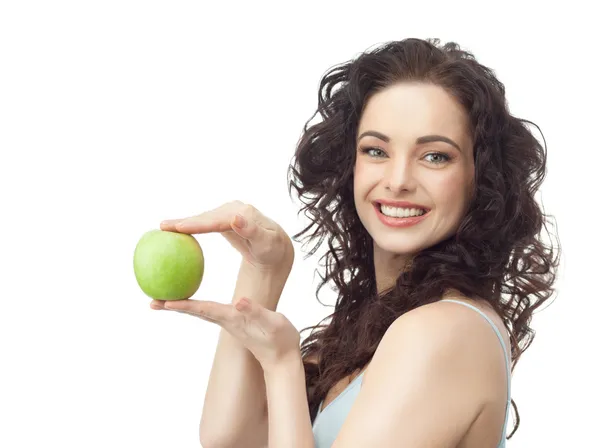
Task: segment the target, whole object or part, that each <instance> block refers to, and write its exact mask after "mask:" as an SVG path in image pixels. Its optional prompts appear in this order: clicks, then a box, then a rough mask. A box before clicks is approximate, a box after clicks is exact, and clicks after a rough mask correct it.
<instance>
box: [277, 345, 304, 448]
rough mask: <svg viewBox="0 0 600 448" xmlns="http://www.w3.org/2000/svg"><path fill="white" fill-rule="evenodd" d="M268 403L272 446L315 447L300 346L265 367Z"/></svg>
mask: <svg viewBox="0 0 600 448" xmlns="http://www.w3.org/2000/svg"><path fill="white" fill-rule="evenodd" d="M265 383H266V389H267V402H268V407H269V417H268V419H269V420H268V421H269V447H272V448H314V447H315V440H314V436H313V432H312V426H311V421H310V413H309V409H308V398H307V395H306V379H305V376H304V366H303V363H302V355H301V353H300V350H298V352H297V353H295V354H293V355H292V356H291V357H290V358H289V359H288V360H286V361H284V362H282V363H281V364H279V365H276V366H274V367H272V368H266V369H265Z"/></svg>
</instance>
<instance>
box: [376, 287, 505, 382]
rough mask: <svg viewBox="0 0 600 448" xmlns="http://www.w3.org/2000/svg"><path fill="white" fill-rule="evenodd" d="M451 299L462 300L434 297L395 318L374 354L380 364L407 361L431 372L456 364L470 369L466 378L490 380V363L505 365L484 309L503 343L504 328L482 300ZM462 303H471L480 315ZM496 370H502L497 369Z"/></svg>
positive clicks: (463, 368) (497, 340) (482, 380)
mask: <svg viewBox="0 0 600 448" xmlns="http://www.w3.org/2000/svg"><path fill="white" fill-rule="evenodd" d="M453 300H457V301H459V302H462V304H459V303H455V302H442V301H438V302H434V303H431V304H428V305H423V306H420V307H418V308H416V309H414V310H412V311H409V312H408V313H406V314H404V315H402V316H400V317H399V318H397V319H396V320H395V321H394V322H393V323H392V325H391V326H390V327H389V328H388V330H387V331H386V333H385V334H384V337H383V338H382V340H381V343H380V345H379V347H378V348H377V351H376V353H375V356H377V357H378V358H380V360H381V362H380V366H385V365H388V366H389V365H394V364H395V363H396V362H406V361H408V360H410V361H411V362H416V363H417V365H421V366H422V367H423V368H426V369H427V370H428V375H430V376H431V375H434V376H435V375H436V374H440V372H448V371H449V369H452V368H460V370H464V371H467V372H469V373H468V375H467V376H468V377H470V378H469V381H470V382H472V381H473V380H479V381H480V382H482V383H485V382H486V381H488V382H489V381H491V382H492V383H493V382H494V381H495V380H496V378H493V377H490V375H489V370H490V369H489V368H490V365H493V366H498V367H502V366H504V365H505V359H504V352H503V350H502V345H501V344H500V341H499V339H498V336H497V334H496V333H495V332H494V330H493V328H492V326H491V325H490V324H489V322H488V321H487V320H486V319H485V318H484V317H483V316H482V314H483V315H485V316H487V317H488V318H489V319H490V320H491V321H492V322H493V323H494V324H495V326H496V327H497V328H498V329H499V331H500V332H501V336H502V338H503V340H504V343H505V344H506V343H507V342H508V337H507V333H506V329H505V328H503V325H502V322H501V320H500V319H499V317H498V316H497V315H495V313H494V311H493V310H491V308H490V307H487V306H486V305H485V304H483V303H478V302H476V301H475V300H469V299H467V298H463V297H460V298H453ZM464 304H467V305H470V306H471V307H475V308H476V309H477V310H479V311H480V313H481V314H480V313H479V312H477V311H476V310H474V309H472V308H471V307H469V306H465V305H464ZM507 348H508V346H507ZM509 353H510V351H509ZM374 360H375V358H374ZM498 371H499V372H500V373H502V372H503V370H502V369H501V368H500V369H498Z"/></svg>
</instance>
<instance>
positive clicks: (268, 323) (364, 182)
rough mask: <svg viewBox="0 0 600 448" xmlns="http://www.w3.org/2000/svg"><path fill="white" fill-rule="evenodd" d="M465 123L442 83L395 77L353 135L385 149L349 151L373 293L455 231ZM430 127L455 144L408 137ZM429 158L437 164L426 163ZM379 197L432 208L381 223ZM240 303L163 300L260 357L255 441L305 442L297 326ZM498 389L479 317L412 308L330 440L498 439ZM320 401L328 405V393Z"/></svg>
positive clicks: (461, 198)
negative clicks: (397, 222)
mask: <svg viewBox="0 0 600 448" xmlns="http://www.w3.org/2000/svg"><path fill="white" fill-rule="evenodd" d="M467 129H468V126H467V117H466V114H465V112H464V111H463V110H462V109H461V107H460V106H459V105H458V103H456V102H455V101H454V100H453V99H452V97H451V96H450V95H448V94H447V93H446V92H445V91H444V90H443V89H440V88H439V87H435V86H430V85H423V84H401V85H398V86H394V87H392V88H389V89H387V90H385V91H383V92H380V93H379V94H377V95H375V96H373V97H372V98H371V100H370V101H369V102H368V104H367V106H366V108H365V110H364V113H363V116H362V117H361V122H360V124H359V135H360V134H361V133H362V132H364V131H366V130H376V131H378V132H381V133H384V134H385V135H387V136H389V141H388V142H385V141H383V140H381V139H378V138H376V137H365V138H364V139H361V140H360V141H359V142H358V143H359V147H358V150H360V148H361V147H365V146H367V145H368V146H371V145H374V146H378V147H379V148H381V150H382V151H373V152H371V153H369V154H371V156H369V154H363V153H359V154H358V155H357V160H356V165H355V170H354V174H355V184H354V187H355V205H356V209H357V211H358V214H359V217H360V219H361V221H362V223H363V225H364V226H365V228H366V229H367V231H368V232H369V234H370V235H371V236H372V237H373V241H374V259H375V274H376V277H377V285H378V288H379V289H380V290H381V289H384V288H387V287H389V286H390V285H393V282H394V281H395V278H396V275H397V273H398V272H399V271H400V270H401V269H403V267H404V266H405V264H406V262H408V261H409V260H410V258H411V257H412V256H413V255H414V254H415V253H417V252H418V251H420V250H423V249H424V248H427V247H429V246H431V245H433V244H435V243H437V242H439V241H441V240H443V239H445V238H447V237H448V236H450V235H452V233H453V232H455V231H456V229H457V227H458V225H459V224H460V221H461V219H462V217H463V215H464V212H465V210H466V208H467V206H468V202H469V197H470V195H471V194H472V191H473V190H472V180H473V175H474V164H473V149H472V142H471V140H470V137H469V135H468V132H467ZM429 134H438V135H443V136H445V137H448V138H450V139H452V140H453V141H454V142H456V143H457V144H458V146H459V147H460V148H461V149H460V150H459V149H455V148H453V147H452V146H451V145H449V144H447V143H440V142H436V143H427V144H419V145H417V144H415V143H414V142H415V140H416V139H417V138H419V137H421V136H423V135H429ZM434 153H443V154H446V155H448V156H450V159H451V160H450V161H445V158H444V157H443V156H441V155H433V154H434ZM377 156H379V157H377ZM438 161H440V162H442V163H439V164H435V163H434V162H438ZM381 198H387V199H394V200H406V201H411V202H415V203H419V204H422V205H424V206H426V207H428V208H431V215H430V216H429V217H427V219H425V220H424V221H422V222H421V223H420V224H418V225H415V226H413V227H409V228H402V229H394V228H388V227H386V226H384V225H383V224H382V223H381V222H380V221H379V219H378V218H377V216H376V212H375V210H374V208H373V205H372V203H371V202H372V201H374V200H376V199H381ZM447 298H453V299H457V300H460V301H463V302H466V303H470V304H472V305H474V306H476V307H478V308H479V309H481V310H482V311H483V312H484V313H486V314H487V315H488V316H489V317H490V319H492V321H493V322H494V323H495V324H496V326H497V327H498V328H500V329H501V331H502V332H503V334H502V336H503V338H504V342H505V344H506V345H507V347H509V346H510V345H509V340H508V335H507V333H506V330H505V329H504V328H503V323H502V321H501V320H500V318H499V317H498V316H497V315H496V314H495V313H494V312H493V310H491V309H490V307H489V306H487V305H485V304H483V303H482V302H480V301H475V300H472V298H469V297H464V296H461V295H460V294H458V293H457V292H455V291H448V293H447ZM182 302H183V301H182ZM249 303H250V306H249V307H244V306H243V305H242V303H240V302H236V303H235V304H233V305H220V304H217V303H209V302H201V301H187V303H182V304H180V303H178V302H176V303H172V304H169V307H173V308H172V309H175V307H177V310H178V311H184V312H187V313H188V314H193V315H197V316H201V317H202V318H203V319H205V320H209V321H210V322H213V323H217V324H218V325H221V326H222V327H223V328H225V329H227V330H228V332H229V333H230V334H232V335H233V336H234V337H235V338H237V339H238V340H239V341H240V342H242V343H243V344H244V346H245V347H247V348H248V349H249V350H251V351H252V353H253V354H254V356H255V358H256V359H257V360H258V361H259V363H260V364H261V367H262V369H263V373H264V379H265V388H266V395H267V403H268V406H267V408H266V409H265V410H266V414H265V415H264V420H265V423H264V425H265V426H264V427H266V428H268V429H267V430H268V440H264V439H262V440H261V441H260V443H258V444H256V446H264V445H265V444H267V443H268V446H275V447H279V446H282V447H283V446H285V447H288V446H289V447H302V448H314V446H315V444H314V438H313V432H312V427H311V422H310V418H309V414H308V403H307V395H306V384H305V376H304V369H303V365H302V358H301V353H300V350H299V347H298V342H299V334H298V333H297V330H296V329H295V328H294V327H293V325H292V324H291V322H289V320H287V319H285V318H283V316H282V315H281V314H280V313H277V312H273V311H270V310H267V309H266V308H264V307H263V306H262V305H261V304H260V303H257V302H255V301H253V300H250V301H249ZM256 329H260V331H253V330H256ZM284 335H285V337H284ZM286 341H288V342H286ZM289 341H291V342H289ZM506 389H507V376H506V371H505V360H504V353H503V351H502V348H501V345H500V344H499V343H498V338H497V336H496V334H495V333H494V332H493V330H492V329H491V327H490V325H489V324H488V323H487V322H486V321H485V320H484V319H482V318H481V316H479V315H478V314H477V313H475V312H474V311H473V310H471V309H469V308H466V307H464V306H462V305H459V304H456V303H449V302H436V303H431V304H428V305H425V306H421V307H418V308H416V309H414V310H412V311H410V312H408V313H406V314H404V315H402V316H401V317H399V318H398V319H396V320H395V321H394V323H393V324H392V325H391V326H390V327H389V329H388V330H387V331H386V333H385V335H384V336H383V338H382V340H381V342H380V344H379V346H378V347H377V350H376V352H375V354H374V356H373V359H372V360H371V362H370V363H369V365H368V371H367V372H365V376H364V377H363V382H362V386H361V389H360V392H359V394H358V396H357V399H356V401H355V402H354V404H353V406H352V408H351V410H350V412H349V414H348V417H347V418H346V420H345V421H344V424H343V425H342V427H341V429H340V432H339V434H338V436H337V438H336V440H335V441H334V443H333V448H359V447H360V448H362V447H365V446H378V447H379V446H380V447H387V446H390V447H391V446H407V447H408V446H410V447H414V448H420V447H423V448H425V447H427V448H447V447H459V448H472V447H473V448H474V447H477V448H482V447H490V448H491V447H497V445H498V442H499V441H500V440H501V436H502V435H501V431H500V429H501V428H502V424H503V422H504V418H505V410H506V404H507V402H506V399H507V391H506ZM328 398H330V399H328V400H326V402H325V404H324V410H325V411H327V405H328V404H329V403H330V402H331V398H333V397H328ZM215 446H216V445H215ZM219 446H224V445H219Z"/></svg>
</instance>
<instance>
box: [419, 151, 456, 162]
mask: <svg viewBox="0 0 600 448" xmlns="http://www.w3.org/2000/svg"><path fill="white" fill-rule="evenodd" d="M429 156H434V157H435V158H434V159H433V160H430V161H431V163H433V164H434V165H441V164H442V163H445V162H449V161H450V159H451V157H450V156H449V155H448V154H446V153H443V152H430V153H429V154H427V155H426V156H425V157H429Z"/></svg>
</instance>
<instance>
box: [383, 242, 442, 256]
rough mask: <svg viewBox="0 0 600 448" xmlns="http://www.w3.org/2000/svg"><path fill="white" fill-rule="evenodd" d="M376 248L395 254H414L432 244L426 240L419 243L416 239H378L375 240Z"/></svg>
mask: <svg viewBox="0 0 600 448" xmlns="http://www.w3.org/2000/svg"><path fill="white" fill-rule="evenodd" d="M373 243H374V244H375V247H376V250H379V251H381V252H384V253H389V254H393V255H404V256H408V255H413V254H416V253H418V252H420V251H422V250H423V249H426V248H427V247H429V246H431V244H427V243H425V242H423V243H419V242H415V241H389V240H384V241H377V240H374V241H373Z"/></svg>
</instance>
